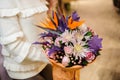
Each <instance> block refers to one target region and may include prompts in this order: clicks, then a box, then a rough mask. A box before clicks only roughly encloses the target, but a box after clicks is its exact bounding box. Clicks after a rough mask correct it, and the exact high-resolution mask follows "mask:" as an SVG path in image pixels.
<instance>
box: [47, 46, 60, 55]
mask: <svg viewBox="0 0 120 80" xmlns="http://www.w3.org/2000/svg"><path fill="white" fill-rule="evenodd" d="M60 50H61V49H60V48H59V47H58V46H53V47H52V48H51V49H50V50H49V52H48V55H49V56H50V55H51V54H52V53H54V52H56V51H60Z"/></svg>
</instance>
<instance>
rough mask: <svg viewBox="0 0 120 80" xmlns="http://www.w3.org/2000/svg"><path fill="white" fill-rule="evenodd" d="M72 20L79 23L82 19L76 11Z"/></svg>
mask: <svg viewBox="0 0 120 80" xmlns="http://www.w3.org/2000/svg"><path fill="white" fill-rule="evenodd" d="M72 19H73V20H74V21H79V19H80V17H79V16H78V14H77V12H76V11H75V12H73V13H72Z"/></svg>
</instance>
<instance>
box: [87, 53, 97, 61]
mask: <svg viewBox="0 0 120 80" xmlns="http://www.w3.org/2000/svg"><path fill="white" fill-rule="evenodd" d="M85 59H86V60H87V61H88V62H92V60H94V59H95V55H94V54H93V53H92V52H87V53H86V57H85Z"/></svg>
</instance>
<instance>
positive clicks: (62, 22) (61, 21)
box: [58, 17, 68, 33]
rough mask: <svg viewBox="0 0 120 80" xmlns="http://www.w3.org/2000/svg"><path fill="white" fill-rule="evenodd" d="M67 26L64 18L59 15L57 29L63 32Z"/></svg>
mask: <svg viewBox="0 0 120 80" xmlns="http://www.w3.org/2000/svg"><path fill="white" fill-rule="evenodd" d="M67 28H68V27H67V24H66V22H65V20H64V19H63V18H62V17H61V19H59V24H58V30H59V31H60V32H62V33H63V32H64V31H65V29H67Z"/></svg>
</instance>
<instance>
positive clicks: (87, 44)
mask: <svg viewBox="0 0 120 80" xmlns="http://www.w3.org/2000/svg"><path fill="white" fill-rule="evenodd" d="M38 27H40V28H42V29H45V30H46V31H47V32H44V33H41V34H40V41H38V42H35V44H41V45H42V47H43V49H44V51H45V52H46V53H47V54H48V57H49V58H50V59H52V60H54V61H55V62H56V63H60V64H62V65H63V66H65V67H72V66H75V65H80V66H82V67H83V66H86V65H87V64H89V63H91V62H93V61H94V60H95V59H96V57H97V56H98V55H100V53H99V52H100V50H101V48H102V44H101V42H102V38H99V37H98V35H97V34H96V33H95V32H94V31H92V29H90V28H89V27H87V26H86V25H85V24H84V21H83V20H81V19H80V17H79V16H78V14H77V13H76V12H73V13H72V15H71V16H67V17H65V16H64V15H60V16H58V14H57V13H56V12H53V13H52V17H50V18H49V19H46V22H41V23H40V24H39V25H38Z"/></svg>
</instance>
